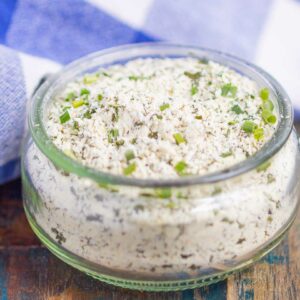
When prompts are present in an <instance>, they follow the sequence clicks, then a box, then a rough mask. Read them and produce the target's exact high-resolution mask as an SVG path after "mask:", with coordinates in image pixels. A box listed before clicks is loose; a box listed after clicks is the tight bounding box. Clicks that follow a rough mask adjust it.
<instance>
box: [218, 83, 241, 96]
mask: <svg viewBox="0 0 300 300" xmlns="http://www.w3.org/2000/svg"><path fill="white" fill-rule="evenodd" d="M236 93H237V87H236V86H234V85H232V84H231V83H227V84H224V85H223V86H222V87H221V95H222V96H224V97H232V98H233V97H235V96H236Z"/></svg>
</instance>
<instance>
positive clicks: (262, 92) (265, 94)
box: [259, 88, 270, 100]
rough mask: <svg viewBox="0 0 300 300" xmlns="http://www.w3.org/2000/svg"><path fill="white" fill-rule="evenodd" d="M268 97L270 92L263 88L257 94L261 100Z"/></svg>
mask: <svg viewBox="0 0 300 300" xmlns="http://www.w3.org/2000/svg"><path fill="white" fill-rule="evenodd" d="M269 95H270V91H269V89H268V88H263V89H261V90H260V92H259V96H260V98H261V99H262V100H268V99H269Z"/></svg>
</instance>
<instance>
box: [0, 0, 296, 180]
mask: <svg viewBox="0 0 300 300" xmlns="http://www.w3.org/2000/svg"><path fill="white" fill-rule="evenodd" d="M299 36H300V1H299V0H243V1H240V0H227V1H222V0H214V1H206V0H176V1H175V0H85V1H84V0H0V95H1V105H0V183H4V182H6V181H8V180H10V179H13V178H16V177H17V176H18V175H19V152H20V142H21V139H22V136H23V135H24V126H25V111H26V102H27V100H28V98H29V97H30V95H31V94H32V91H33V89H34V87H35V85H36V84H37V83H38V81H39V79H40V78H41V76H42V75H43V74H45V73H47V72H55V71H56V70H58V69H59V68H60V67H61V65H62V64H66V63H68V62H70V61H72V60H74V59H76V58H78V57H80V56H83V55H86V54H88V53H90V52H93V51H97V50H100V49H103V48H107V47H112V46H116V45H120V44H128V43H137V42H147V41H161V40H163V41H172V42H177V43H181V44H192V45H198V46H202V47H208V48H214V49H219V50H222V51H225V52H229V53H232V54H235V55H237V56H239V57H242V58H245V59H247V60H250V61H253V62H254V63H256V64H258V65H260V66H261V67H263V68H265V69H266V70H267V71H269V72H270V73H271V74H273V75H274V76H275V77H276V78H277V79H278V80H279V81H280V82H281V83H282V84H283V86H284V87H285V88H286V89H287V91H288V93H289V94H290V96H291V98H292V100H293V103H294V106H295V108H296V118H298V120H300V39H299Z"/></svg>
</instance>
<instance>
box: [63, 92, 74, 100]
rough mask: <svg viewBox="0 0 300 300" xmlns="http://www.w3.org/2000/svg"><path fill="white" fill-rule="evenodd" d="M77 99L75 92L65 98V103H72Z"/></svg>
mask: <svg viewBox="0 0 300 300" xmlns="http://www.w3.org/2000/svg"><path fill="white" fill-rule="evenodd" d="M75 98H76V94H75V93H74V92H70V93H69V94H68V95H67V97H66V98H65V101H67V102H68V101H71V100H74V99H75Z"/></svg>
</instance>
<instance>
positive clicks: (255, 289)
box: [0, 180, 300, 300]
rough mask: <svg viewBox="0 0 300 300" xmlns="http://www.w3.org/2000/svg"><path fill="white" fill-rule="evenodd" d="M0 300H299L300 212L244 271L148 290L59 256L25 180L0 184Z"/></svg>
mask: <svg viewBox="0 0 300 300" xmlns="http://www.w3.org/2000/svg"><path fill="white" fill-rule="evenodd" d="M0 299H1V300H7V299H8V300H19V299H21V300H36V299H37V300H40V299H43V300H44V299H45V300H60V299H63V300H71V299H72V300H73V299H75V300H91V299H93V300H96V299H98V300H119V299H120V300H133V299H137V300H138V299H141V300H142V299H143V300H146V299H147V300H148V299H154V300H158V299H161V300H171V299H172V300H177V299H178V300H179V299H180V300H192V299H195V300H200V299H201V300H225V299H228V300H229V299H230V300H236V299H239V300H253V299H255V300H256V299H258V300H266V299H274V300H295V299H300V213H298V216H297V218H296V221H295V223H294V224H293V226H292V228H291V229H290V231H289V234H288V236H287V237H286V238H285V240H284V241H283V242H282V243H281V244H280V245H279V246H278V247H277V248H276V249H275V250H274V251H272V252H271V253H270V254H269V255H267V256H266V257H265V258H264V259H262V260H261V261H259V262H258V263H256V264H255V265H254V266H252V267H250V268H249V269H247V270H246V271H244V272H242V273H238V274H235V275H233V276H231V277H229V278H228V279H227V280H225V281H222V282H219V283H217V284H213V285H210V286H208V287H204V288H199V289H195V290H187V291H184V292H169V293H146V292H137V291H129V290H125V289H120V288H116V287H113V286H110V285H107V284H104V283H101V282H99V281H96V280H94V279H92V278H90V277H88V276H86V275H85V274H83V273H80V272H79V271H76V270H75V269H73V268H71V267H69V266H68V265H66V264H65V263H63V262H61V261H59V260H58V259H57V258H56V257H54V256H53V255H52V254H51V253H49V251H48V250H47V249H45V248H44V247H43V246H42V245H41V244H40V242H39V241H38V240H37V238H35V236H34V234H33V233H32V231H31V229H30V228H29V225H28V223H27V221H26V218H25V215H24V211H23V207H22V201H21V183H20V180H16V181H14V182H11V183H9V184H6V185H3V186H0Z"/></svg>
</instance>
